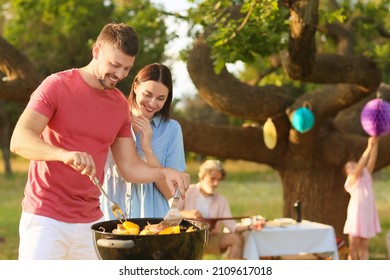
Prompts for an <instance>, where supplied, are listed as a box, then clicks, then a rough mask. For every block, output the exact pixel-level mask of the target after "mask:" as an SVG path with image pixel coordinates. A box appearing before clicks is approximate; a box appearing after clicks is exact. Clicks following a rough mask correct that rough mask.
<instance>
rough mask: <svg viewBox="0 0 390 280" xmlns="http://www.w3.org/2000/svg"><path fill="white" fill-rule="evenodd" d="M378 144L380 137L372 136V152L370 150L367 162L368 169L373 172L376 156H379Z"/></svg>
mask: <svg viewBox="0 0 390 280" xmlns="http://www.w3.org/2000/svg"><path fill="white" fill-rule="evenodd" d="M378 144H379V138H378V137H372V139H371V152H370V155H369V158H368V162H367V169H368V171H369V172H370V173H371V174H372V173H373V172H374V168H375V163H376V158H377V156H378Z"/></svg>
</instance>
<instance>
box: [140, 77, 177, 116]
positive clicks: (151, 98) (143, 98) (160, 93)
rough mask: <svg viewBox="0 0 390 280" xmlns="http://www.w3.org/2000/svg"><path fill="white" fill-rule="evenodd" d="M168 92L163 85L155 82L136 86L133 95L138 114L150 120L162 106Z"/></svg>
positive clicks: (146, 82)
mask: <svg viewBox="0 0 390 280" xmlns="http://www.w3.org/2000/svg"><path fill="white" fill-rule="evenodd" d="M168 91H169V90H168V88H167V87H166V86H165V85H164V84H162V83H159V82H156V81H145V82H142V83H139V84H137V85H136V86H135V88H134V93H135V101H136V103H137V107H138V108H137V109H138V111H139V113H141V114H142V115H143V116H144V117H146V118H148V119H150V120H151V119H152V118H153V117H154V115H155V114H156V113H157V112H158V111H160V110H161V108H162V107H163V106H164V104H165V101H166V100H167V97H168Z"/></svg>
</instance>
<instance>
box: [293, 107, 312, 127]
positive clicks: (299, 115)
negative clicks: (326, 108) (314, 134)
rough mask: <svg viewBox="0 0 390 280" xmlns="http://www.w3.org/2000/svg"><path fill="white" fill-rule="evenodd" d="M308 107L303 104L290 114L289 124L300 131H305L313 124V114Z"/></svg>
mask: <svg viewBox="0 0 390 280" xmlns="http://www.w3.org/2000/svg"><path fill="white" fill-rule="evenodd" d="M309 107H310V106H309V105H308V104H304V106H303V107H300V108H298V109H297V110H295V111H294V113H293V114H292V117H291V124H292V126H293V127H294V128H295V129H296V130H297V131H299V132H300V133H305V132H307V131H309V130H310V129H311V128H312V127H313V126H314V119H315V118H314V114H313V112H312V111H311V109H310V108H309Z"/></svg>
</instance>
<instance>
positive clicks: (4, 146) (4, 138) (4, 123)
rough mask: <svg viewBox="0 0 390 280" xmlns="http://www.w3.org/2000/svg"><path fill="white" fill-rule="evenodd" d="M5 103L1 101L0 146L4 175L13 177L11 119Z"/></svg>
mask: <svg viewBox="0 0 390 280" xmlns="http://www.w3.org/2000/svg"><path fill="white" fill-rule="evenodd" d="M4 103H5V102H4V101H1V100H0V124H1V128H2V129H1V131H0V146H1V151H2V154H3V161H4V173H5V175H11V174H12V169H11V158H10V153H11V152H10V149H9V145H10V143H9V135H10V133H11V132H10V119H9V118H8V114H7V111H6V109H5V104H4Z"/></svg>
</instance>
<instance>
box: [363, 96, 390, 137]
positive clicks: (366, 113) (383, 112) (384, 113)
mask: <svg viewBox="0 0 390 280" xmlns="http://www.w3.org/2000/svg"><path fill="white" fill-rule="evenodd" d="M360 122H361V125H362V127H363V129H364V131H365V132H367V134H368V135H370V136H380V135H384V134H387V133H389V132H390V104H389V103H388V102H386V101H385V100H383V99H382V98H380V97H378V98H375V99H373V100H371V101H369V102H367V104H366V105H365V106H364V107H363V109H362V112H361V114H360Z"/></svg>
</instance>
